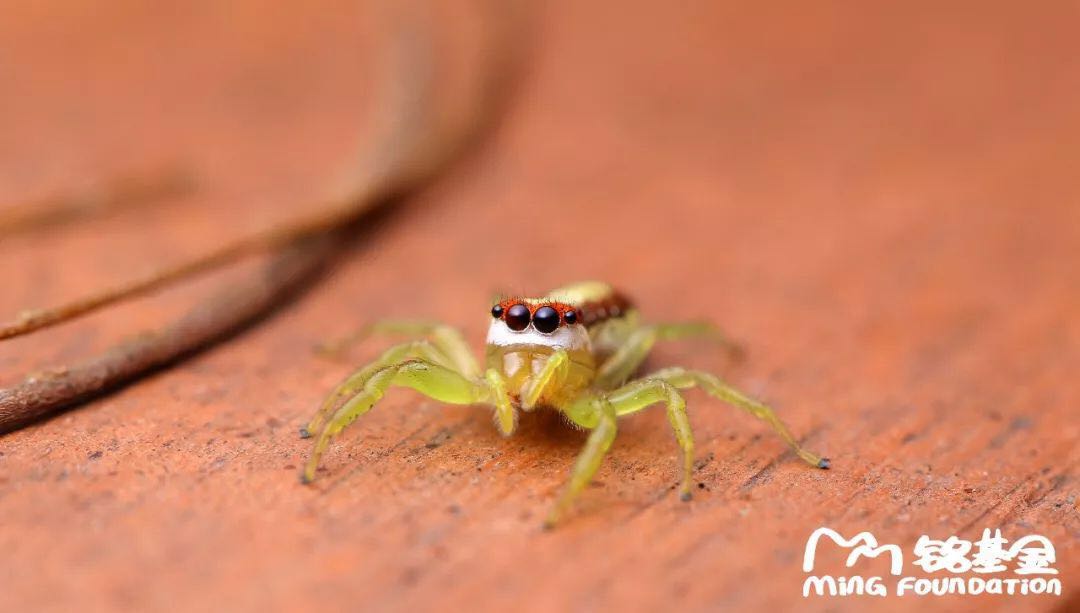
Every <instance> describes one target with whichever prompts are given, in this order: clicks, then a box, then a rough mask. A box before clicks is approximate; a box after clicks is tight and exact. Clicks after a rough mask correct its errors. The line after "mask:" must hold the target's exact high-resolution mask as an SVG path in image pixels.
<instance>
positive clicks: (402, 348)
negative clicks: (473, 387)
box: [300, 341, 452, 438]
mask: <svg viewBox="0 0 1080 613" xmlns="http://www.w3.org/2000/svg"><path fill="white" fill-rule="evenodd" d="M410 358H423V359H425V360H427V361H429V362H433V363H435V364H441V365H443V366H451V365H452V364H451V362H450V359H449V358H447V357H446V356H445V355H443V353H442V352H441V351H440V350H439V349H438V347H436V346H435V345H434V344H433V343H432V342H430V341H412V342H409V343H402V344H400V345H394V346H393V347H391V348H389V349H387V350H386V351H385V352H383V354H382V355H381V356H379V359H377V360H375V361H374V362H372V363H371V364H368V365H367V366H365V367H364V368H361V369H360V370H358V371H356V372H355V373H353V374H351V375H349V376H348V377H347V378H346V379H345V380H344V381H342V382H341V383H340V384H339V385H338V386H337V387H336V388H334V391H332V392H330V394H329V395H328V396H327V397H326V400H324V401H323V403H322V406H321V407H319V410H318V412H316V413H315V415H314V416H313V417H312V418H311V421H310V422H308V425H307V426H305V427H303V428H301V429H300V437H301V438H308V437H310V436H312V435H313V434H315V433H316V432H318V431H319V430H321V429H322V427H323V424H324V423H325V422H326V419H327V418H328V417H330V415H331V414H333V412H334V409H336V408H337V407H338V405H339V404H341V402H342V401H343V400H344V399H345V398H347V397H349V396H352V395H353V394H355V393H356V392H358V391H359V390H360V389H362V388H363V387H364V384H365V383H366V382H367V380H368V379H369V378H370V377H371V376H372V374H374V373H376V372H378V371H379V370H382V369H383V368H386V367H387V366H390V365H391V364H397V363H398V362H402V361H404V360H407V359H410Z"/></svg>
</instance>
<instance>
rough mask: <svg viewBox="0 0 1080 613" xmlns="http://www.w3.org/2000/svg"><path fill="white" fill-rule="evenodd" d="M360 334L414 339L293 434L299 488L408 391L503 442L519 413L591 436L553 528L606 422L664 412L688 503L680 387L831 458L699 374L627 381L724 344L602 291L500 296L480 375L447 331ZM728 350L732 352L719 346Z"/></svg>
mask: <svg viewBox="0 0 1080 613" xmlns="http://www.w3.org/2000/svg"><path fill="white" fill-rule="evenodd" d="M368 331H370V332H379V331H382V332H399V333H405V334H409V335H412V336H415V337H417V339H418V340H413V341H410V342H407V343H402V344H400V345H396V346H394V347H392V348H390V349H389V350H387V351H386V352H385V353H383V355H382V356H381V357H380V358H379V359H378V360H376V361H375V362H373V363H371V364H369V365H368V366H366V367H364V368H362V369H360V370H359V371H357V372H356V373H354V374H353V375H351V376H350V377H349V378H347V379H346V380H345V381H344V382H343V383H342V384H341V385H339V386H338V387H337V388H336V389H335V390H334V392H333V393H331V394H330V396H329V397H328V398H327V399H326V401H325V402H324V403H323V406H322V407H321V408H320V410H319V411H318V413H316V414H315V416H314V417H313V418H312V420H311V422H310V423H309V424H308V425H307V427H305V428H303V429H301V434H302V435H303V436H311V435H316V434H317V435H318V438H317V440H316V442H315V448H314V451H313V452H312V454H311V458H310V459H309V461H308V463H307V465H306V466H305V467H304V470H303V473H302V474H301V479H302V480H303V481H304V482H309V481H311V480H312V479H313V478H314V476H315V470H316V468H318V464H319V458H320V457H321V456H322V453H323V452H324V451H325V450H326V447H327V445H328V444H329V442H330V439H331V438H332V437H333V436H334V435H336V434H337V433H338V432H340V431H341V430H342V429H343V428H344V427H345V426H347V425H348V424H350V423H352V421H353V420H354V419H356V418H357V417H359V416H360V415H362V414H363V413H366V412H367V411H368V410H369V409H370V408H371V407H372V406H373V405H374V404H375V402H377V401H378V400H379V398H381V397H382V396H383V394H384V393H385V392H386V390H387V389H388V388H389V387H391V386H401V387H410V388H413V389H415V390H417V391H419V392H421V393H423V394H425V395H427V396H430V397H431V398H434V399H436V400H440V401H442V402H447V403H453V404H482V405H488V406H490V407H491V408H492V409H493V412H494V415H495V422H496V425H497V426H498V428H499V430H501V431H502V433H503V434H506V435H509V434H512V433H513V432H514V430H515V428H516V426H517V416H518V412H519V411H532V410H533V409H535V408H538V407H545V408H550V409H552V410H555V411H559V412H560V413H562V414H563V415H564V416H565V417H566V418H567V419H568V420H569V421H570V422H571V423H573V424H574V425H576V426H578V427H580V428H584V429H587V430H590V431H591V433H590V435H589V440H588V442H587V443H586V446H585V449H584V450H583V451H582V452H581V455H580V456H579V457H578V460H577V463H576V464H575V466H574V470H573V473H572V475H571V478H570V482H569V484H568V485H567V488H566V490H565V491H564V492H563V494H562V496H561V497H560V498H559V500H558V502H557V503H556V505H555V507H554V508H553V509H552V511H551V513H550V514H549V515H548V518H547V524H548V525H552V524H554V523H555V521H556V520H557V519H558V518H559V517H560V516H561V515H562V514H563V513H564V512H565V511H566V509H567V508H568V507H569V506H570V504H571V502H573V500H574V498H576V497H577V495H578V494H579V493H580V492H581V491H582V489H584V487H585V486H586V485H587V484H588V483H589V480H590V479H591V478H592V476H593V474H594V473H595V472H596V470H597V468H599V466H600V461H601V460H602V459H603V457H604V454H606V453H607V450H608V447H610V445H611V442H612V441H613V440H614V438H615V432H616V418H618V417H621V416H623V415H629V414H631V413H636V412H638V411H640V410H642V409H644V408H646V407H648V406H650V405H653V404H658V403H661V404H664V405H665V406H666V407H667V412H668V418H669V421H670V422H671V424H672V428H673V429H674V431H675V437H676V439H677V440H678V442H679V446H680V447H681V448H682V458H683V462H682V464H683V471H682V485H681V487H680V494H681V496H682V498H683V499H687V500H688V499H689V498H690V491H691V489H690V486H691V479H692V473H693V467H694V442H693V435H692V434H691V431H690V424H689V421H688V419H687V416H686V402H685V401H684V400H683V397H682V394H681V392H680V390H682V389H686V388H690V387H701V388H702V389H703V390H704V391H705V392H706V393H708V394H709V395H711V396H714V397H716V398H719V399H720V400H723V401H725V402H727V403H729V404H732V405H735V406H737V407H739V408H742V409H745V410H746V411H748V412H750V413H751V414H753V415H754V416H756V417H758V418H760V419H762V420H764V421H765V422H766V423H768V424H769V425H770V426H771V427H772V428H773V429H774V430H775V431H776V432H777V433H778V434H779V435H780V436H781V437H782V438H783V439H784V440H785V441H786V442H787V443H788V444H789V445H790V446H791V447H792V449H794V450H795V453H796V454H797V455H798V456H799V457H800V458H802V459H803V460H805V461H806V462H808V463H810V464H812V465H814V466H817V467H819V468H828V467H829V461H828V460H826V459H824V458H822V457H820V456H818V455H816V454H814V453H811V452H809V451H807V450H805V449H803V448H802V447H801V446H800V445H799V444H798V442H796V440H795V438H794V437H793V436H792V435H791V433H790V432H789V431H788V429H787V427H785V426H784V424H783V423H782V422H781V421H780V419H779V418H778V417H777V416H776V414H775V413H774V412H773V411H772V409H770V408H769V407H767V406H766V405H764V404H762V403H760V402H758V401H756V400H754V399H752V398H750V397H748V396H746V395H744V394H742V393H741V392H739V391H738V390H736V389H734V388H732V387H731V386H729V385H727V384H726V383H724V382H723V381H721V380H720V379H719V378H717V377H716V376H714V375H711V374H709V373H705V372H701V371H696V370H687V369H684V368H678V367H675V368H665V369H662V370H659V371H656V372H654V373H652V374H650V375H646V376H644V377H642V378H640V379H636V380H633V381H629V382H628V380H629V379H630V377H631V375H633V374H634V373H635V372H636V371H637V369H638V368H639V367H640V366H641V363H642V362H643V361H644V360H645V357H646V356H647V355H648V354H649V351H650V350H651V349H652V346H653V345H654V344H655V343H656V341H657V340H672V339H679V338H687V337H693V336H701V337H708V338H712V339H714V340H718V341H720V342H722V343H725V344H726V343H727V341H726V340H724V338H723V336H722V335H720V333H719V332H718V331H717V330H716V328H714V327H713V326H711V325H708V324H700V323H689V324H648V325H646V324H641V323H639V321H638V317H637V311H636V310H635V309H634V308H633V305H631V303H630V302H629V301H628V300H627V299H625V298H624V297H623V296H622V295H621V294H619V293H617V292H615V291H614V290H613V289H612V288H611V287H610V286H609V285H607V284H605V283H599V282H595V281H589V282H584V283H576V284H573V285H568V286H566V287H563V288H561V289H558V290H555V291H553V292H550V293H549V294H548V295H546V296H544V297H542V298H507V299H505V300H501V301H499V302H498V303H497V304H495V305H494V306H492V307H491V325H490V327H489V328H488V335H487V350H486V353H487V356H486V358H487V360H486V367H485V368H483V369H481V367H480V366H479V364H477V362H476V360H475V359H474V358H473V356H472V354H471V353H470V351H469V349H468V346H467V345H466V343H465V341H464V339H463V338H462V336H461V334H460V333H459V332H457V330H455V329H453V328H451V327H449V326H445V325H442V324H429V323H415V322H384V323H381V324H376V325H374V326H371V328H370V329H369V330H368ZM729 346H730V345H729Z"/></svg>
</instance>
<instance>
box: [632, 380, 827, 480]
mask: <svg viewBox="0 0 1080 613" xmlns="http://www.w3.org/2000/svg"><path fill="white" fill-rule="evenodd" d="M648 378H651V379H661V380H663V381H667V382H668V383H670V384H672V385H674V386H675V387H677V388H679V389H686V388H690V387H694V386H700V387H701V389H702V390H704V391H705V393H707V394H709V395H710V396H712V397H714V398H719V399H720V400H723V401H724V402H726V403H728V404H731V405H734V406H737V407H739V408H740V409H743V410H745V411H747V412H749V413H750V414H751V415H753V416H754V417H757V418H758V419H760V420H762V421H764V422H765V423H767V424H769V425H770V426H772V429H773V430H775V431H776V433H777V434H779V435H780V438H782V439H784V441H786V442H787V444H788V445H790V446H791V448H792V449H793V450H794V451H795V453H796V454H797V455H798V456H799V457H800V458H802V459H803V461H805V462H806V463H807V464H810V465H812V466H816V467H818V468H829V460H828V458H823V457H821V456H819V455H817V454H816V453H811V452H809V451H807V450H806V449H803V448H802V446H801V445H799V442H798V441H796V440H795V437H794V436H792V435H791V431H789V430H788V428H787V426H785V425H784V422H782V421H780V418H779V417H777V416H776V413H775V412H773V410H772V409H771V408H769V407H768V406H766V405H764V404H762V403H761V402H758V401H757V400H754V399H753V398H750V397H749V396H746V395H745V394H743V393H742V392H740V391H739V390H737V389H735V388H733V387H731V386H730V385H728V384H727V383H724V382H723V381H721V380H720V379H719V378H717V377H715V376H714V375H711V374H709V373H706V372H701V371H697V370H686V369H685V368H678V367H675V368H665V369H663V370H659V371H657V372H654V373H652V374H651V375H649V377H648Z"/></svg>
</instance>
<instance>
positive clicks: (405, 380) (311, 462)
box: [300, 358, 491, 483]
mask: <svg viewBox="0 0 1080 613" xmlns="http://www.w3.org/2000/svg"><path fill="white" fill-rule="evenodd" d="M391 386H395V387H410V388H412V389H414V390H416V391H418V392H420V393H421V394H424V395H425V396H427V397H429V398H433V399H435V400H438V401H440V402H444V403H447V404H474V403H477V402H489V401H490V400H491V391H490V390H489V389H488V387H487V386H486V385H485V384H483V383H480V382H477V381H472V380H469V379H466V378H465V377H463V376H461V375H460V374H459V373H456V372H454V371H453V370H450V369H449V368H446V367H445V366H442V365H439V364H435V363H433V362H430V361H427V360H423V359H420V358H412V359H409V360H405V361H403V362H400V363H398V364H393V365H391V366H385V367H383V368H381V369H380V370H378V371H376V372H375V373H373V374H372V375H371V377H369V378H368V379H367V381H366V382H365V383H364V385H363V387H362V388H361V389H360V390H359V391H358V392H357V393H356V395H355V396H353V397H352V398H351V399H350V400H349V401H348V402H346V403H345V404H344V405H342V407H341V408H340V409H338V410H337V411H336V412H335V413H334V415H333V417H331V418H330V420H329V421H328V422H327V423H326V425H325V426H324V427H323V429H322V431H321V432H320V433H319V437H318V438H317V439H316V440H315V447H314V449H313V450H312V452H311V457H310V458H309V459H308V462H307V465H306V466H305V467H304V472H303V473H302V474H301V476H300V480H301V481H303V482H304V483H309V482H310V481H311V480H312V479H314V478H315V469H316V468H318V466H319V459H320V458H321V457H322V454H323V452H325V451H326V448H327V446H328V445H329V444H330V440H331V439H332V438H333V437H334V436H336V435H337V434H338V433H339V432H341V431H342V430H343V429H344V428H345V427H346V426H348V425H349V424H351V423H352V422H353V421H354V420H355V419H356V418H357V417H360V416H361V415H363V414H364V413H367V412H368V411H369V410H370V409H371V407H372V406H374V405H375V403H376V402H378V401H379V399H380V398H382V397H383V395H384V394H385V393H386V390H387V389H388V388H390V387H391Z"/></svg>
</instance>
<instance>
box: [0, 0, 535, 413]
mask: <svg viewBox="0 0 1080 613" xmlns="http://www.w3.org/2000/svg"><path fill="white" fill-rule="evenodd" d="M512 16H513V15H512ZM432 23H433V20H431V19H430V16H428V19H422V18H419V17H417V16H416V15H415V14H413V15H411V18H410V19H406V20H405V21H404V22H401V23H398V26H399V27H396V28H395V27H390V28H388V30H390V31H393V32H395V36H394V37H393V39H392V43H393V51H392V52H391V53H389V54H388V57H389V59H390V60H391V64H390V65H389V66H388V69H389V70H388V74H389V76H390V78H391V79H392V82H391V83H390V85H389V86H388V87H387V91H388V92H389V93H390V94H391V95H390V96H389V97H388V98H387V99H386V100H384V101H383V104H382V105H381V106H380V107H378V108H381V109H382V111H381V113H378V114H377V115H378V119H379V121H378V125H381V126H383V127H384V128H385V130H384V132H383V135H382V138H379V139H376V142H375V143H374V144H373V146H372V147H371V148H370V150H369V155H368V157H367V158H366V161H365V162H363V163H362V164H361V165H360V167H359V171H358V172H357V173H356V177H357V179H356V183H355V188H354V190H353V192H352V193H351V194H350V195H349V196H348V197H346V198H343V199H341V200H340V201H339V202H337V203H335V204H333V205H332V206H329V207H327V208H325V209H323V210H322V212H320V213H317V214H315V215H312V216H309V217H305V218H303V219H301V220H299V221H297V222H294V223H290V224H286V225H284V226H281V227H279V228H275V229H271V230H268V231H266V232H263V233H260V234H257V235H255V236H253V237H248V238H244V239H240V240H238V241H236V242H233V243H231V244H229V245H226V246H225V247H222V248H219V249H216V250H214V251H213V252H211V253H210V254H207V255H204V256H200V257H198V258H195V259H194V260H192V261H189V262H186V263H184V264H181V265H178V266H175V267H173V268H171V269H169V270H167V271H163V272H159V273H156V274H155V275H151V276H150V277H148V278H146V279H143V280H141V281H137V282H134V283H129V284H126V285H125V286H123V287H120V288H113V289H111V290H107V291H105V292H101V293H100V294H99V295H98V296H96V297H90V298H88V299H84V300H82V301H78V302H76V303H72V305H74V306H72V305H66V307H65V308H66V310H65V309H60V310H61V311H64V314H61V315H59V316H58V315H49V314H48V313H45V314H40V313H39V314H36V315H32V316H27V317H25V318H24V320H21V321H24V322H36V323H30V324H27V323H23V324H22V326H29V327H27V328H25V330H27V331H28V330H29V329H31V328H32V329H40V328H41V327H44V326H47V325H51V324H52V323H57V322H59V321H64V320H65V319H70V318H72V317H75V316H78V315H80V314H84V313H87V312H89V311H91V310H94V309H96V308H100V307H102V306H104V305H106V304H110V303H112V302H116V301H117V300H120V299H123V298H127V297H130V296H132V295H136V294H138V293H144V292H147V291H150V290H151V289H153V288H156V287H160V286H161V285H164V284H165V283H167V282H171V281H174V280H176V279H178V278H182V277H184V276H187V275H190V274H194V273H196V272H200V271H203V270H209V269H210V268H214V267H218V266H220V265H222V264H224V263H227V262H230V261H233V260H235V259H236V258H237V257H239V256H241V255H245V254H248V253H251V252H254V251H257V250H259V249H270V250H271V252H272V259H271V263H270V264H269V265H268V266H267V267H266V268H264V269H263V271H261V272H260V273H259V274H258V275H257V276H254V277H251V278H248V279H247V280H245V281H242V282H239V283H236V284H233V286H231V287H229V288H228V289H227V290H225V291H223V292H221V293H219V294H217V295H215V296H212V297H211V298H210V299H208V300H207V301H205V302H203V303H201V304H199V305H197V306H196V307H194V308H193V309H192V310H191V311H189V312H188V313H187V314H186V315H185V316H183V317H181V318H180V319H178V320H176V321H174V322H172V323H170V324H168V325H166V326H164V327H163V328H161V329H159V330H157V331H154V332H150V333H147V334H144V335H143V336H141V337H139V338H138V339H136V340H134V341H130V342H127V343H123V344H121V345H118V346H116V347H114V348H112V349H110V350H108V351H106V352H105V353H103V354H101V355H99V356H96V357H94V358H92V359H90V360H89V361H87V362H84V363H82V364H80V365H77V366H72V367H66V366H65V367H60V368H54V369H51V370H50V371H48V374H45V375H38V376H31V377H28V378H27V379H26V380H25V381H24V382H23V383H21V384H19V385H17V386H15V387H12V388H9V389H4V390H0V432H5V431H9V430H12V429H15V428H18V427H20V426H22V425H25V424H26V423H29V422H31V421H34V420H37V419H40V418H42V417H44V416H46V415H48V414H50V413H52V412H55V411H57V410H59V409H62V408H64V407H68V406H71V405H73V404H75V403H77V402H80V401H82V400H85V399H87V398H89V397H92V396H94V395H97V394H100V393H102V392H104V391H106V390H108V389H110V388H113V387H116V386H118V385H122V384H124V383H126V382H130V381H132V380H133V379H135V378H137V377H139V376H141V375H143V374H145V373H147V372H149V371H151V370H153V369H155V368H160V367H162V366H163V365H166V364H169V363H172V362H175V361H176V360H179V359H181V358H183V357H184V356H187V355H191V354H193V353H194V352H196V351H198V350H200V349H204V348H206V347H208V346H210V345H212V344H213V343H214V342H216V341H219V340H221V339H223V338H226V337H227V336H229V335H230V334H232V333H234V332H236V331H238V330H240V329H242V328H243V327H245V326H247V325H249V324H251V323H253V322H254V321H256V320H257V319H258V318H260V317H263V316H265V315H266V314H268V313H270V312H272V311H273V310H274V309H275V308H276V307H278V306H280V305H281V304H283V303H284V300H285V299H286V298H287V297H288V296H290V295H292V294H293V293H295V292H296V291H297V290H299V289H301V288H302V287H303V286H304V284H305V282H306V281H307V280H309V279H311V278H312V277H313V276H314V275H315V274H316V273H318V271H319V270H321V269H322V268H323V267H325V266H326V265H327V264H329V263H330V261H331V258H332V256H333V254H334V253H335V252H336V249H335V247H337V246H339V245H341V244H342V243H343V240H344V239H345V238H348V235H349V231H350V230H351V229H352V228H353V227H355V226H358V225H359V222H361V221H364V220H366V219H367V218H368V216H370V215H371V214H372V213H373V212H375V211H376V210H377V209H379V208H380V205H383V204H386V203H389V202H391V201H394V198H395V197H400V196H403V195H406V194H407V193H409V192H411V191H414V190H416V189H418V188H420V187H422V186H423V185H424V184H425V183H426V182H427V181H428V180H429V179H431V178H432V177H433V176H435V175H436V174H437V173H438V172H439V171H440V170H441V169H443V168H444V167H445V166H446V165H447V163H448V162H450V161H451V160H453V159H454V158H455V157H456V155H457V154H459V153H460V152H461V151H462V150H463V149H465V148H466V147H467V146H468V145H470V144H472V142H473V141H474V140H475V139H476V138H477V137H478V136H479V135H480V134H482V133H483V130H484V128H486V127H489V126H490V124H491V123H492V120H493V118H494V117H496V116H497V113H496V112H495V111H496V108H495V107H496V105H497V104H498V103H499V102H500V101H501V97H500V95H499V94H501V93H502V92H503V91H504V89H505V88H504V85H505V83H504V78H505V77H506V76H507V73H508V72H509V68H510V65H509V64H508V63H507V61H506V60H507V59H508V58H511V57H517V56H516V55H514V54H511V53H510V51H511V49H510V47H509V45H510V41H514V40H516V39H515V37H513V36H512V35H511V34H510V32H509V31H508V30H505V29H499V28H498V27H497V26H502V27H503V28H505V26H507V25H509V23H508V22H506V21H503V22H502V23H501V24H500V23H492V24H491V26H492V27H491V28H490V30H491V31H490V32H489V34H491V35H492V38H491V40H490V41H489V44H488V45H487V48H486V49H485V53H482V54H480V57H482V58H485V59H486V60H487V61H488V62H489V63H488V64H486V65H484V66H482V67H480V68H478V69H476V70H475V72H476V74H475V75H473V78H472V79H471V80H469V81H468V83H467V84H466V85H465V87H466V88H467V90H468V94H469V97H468V100H469V104H468V105H467V112H464V113H461V114H458V115H455V116H453V117H450V118H445V117H444V116H443V115H442V114H441V113H439V112H438V109H436V108H434V107H433V104H432V103H433V98H434V96H433V95H432V92H431V90H432V86H433V84H434V82H435V77H436V72H437V71H436V63H437V62H436V60H437V58H438V57H439V54H438V53H437V52H436V49H435V44H434V40H433V32H431V31H430V30H429V29H428V28H430V27H431V24H432ZM41 322H45V323H41ZM19 329H20V330H22V329H24V328H19ZM19 333H25V332H19ZM12 335H13V334H12ZM9 336H11V335H9Z"/></svg>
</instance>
